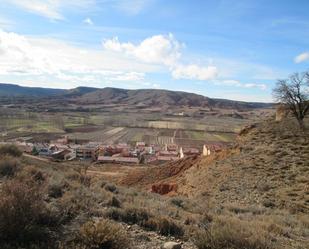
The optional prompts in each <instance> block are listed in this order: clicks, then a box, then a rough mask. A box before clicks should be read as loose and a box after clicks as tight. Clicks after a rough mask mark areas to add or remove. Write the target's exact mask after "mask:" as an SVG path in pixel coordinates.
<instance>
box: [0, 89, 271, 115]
mask: <svg viewBox="0 0 309 249" xmlns="http://www.w3.org/2000/svg"><path fill="white" fill-rule="evenodd" d="M0 96H2V97H6V98H11V99H12V98H27V97H31V98H32V100H33V97H36V98H39V99H42V98H50V97H56V98H57V99H58V100H59V99H61V100H62V101H64V102H65V101H70V102H74V103H76V104H78V105H87V104H105V105H109V104H121V105H127V106H140V107H181V106H189V107H209V108H213V107H217V108H230V109H240V108H247V109H251V108H267V107H271V104H269V103H257V102H242V101H233V100H226V99H214V98H209V97H205V96H202V95H198V94H194V93H187V92H180V91H168V90H161V89H138V90H127V89H119V88H111V87H106V88H102V89H99V88H92V87H77V88H73V89H68V90H66V89H53V88H38V87H23V86H19V85H12V84H0ZM12 101H13V100H12Z"/></svg>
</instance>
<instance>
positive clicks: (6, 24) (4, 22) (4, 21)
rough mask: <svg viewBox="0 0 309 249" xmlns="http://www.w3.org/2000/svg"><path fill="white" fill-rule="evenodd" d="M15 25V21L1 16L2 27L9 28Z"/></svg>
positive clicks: (0, 27) (0, 23)
mask: <svg viewBox="0 0 309 249" xmlns="http://www.w3.org/2000/svg"><path fill="white" fill-rule="evenodd" d="M13 25H14V22H13V21H12V20H10V19H8V18H5V17H0V29H9V28H11V27H12V26H13Z"/></svg>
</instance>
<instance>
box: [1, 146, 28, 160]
mask: <svg viewBox="0 0 309 249" xmlns="http://www.w3.org/2000/svg"><path fill="white" fill-rule="evenodd" d="M22 154H23V153H22V152H21V151H20V150H19V149H18V148H17V146H15V145H12V144H6V145H2V146H0V155H1V156H12V157H20V156H21V155H22Z"/></svg>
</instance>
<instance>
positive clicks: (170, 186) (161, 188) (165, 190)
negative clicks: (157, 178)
mask: <svg viewBox="0 0 309 249" xmlns="http://www.w3.org/2000/svg"><path fill="white" fill-rule="evenodd" d="M177 188H178V185H177V184H176V183H158V184H154V185H152V186H151V192H153V193H157V194H160V195H166V194H170V193H176V192H177Z"/></svg>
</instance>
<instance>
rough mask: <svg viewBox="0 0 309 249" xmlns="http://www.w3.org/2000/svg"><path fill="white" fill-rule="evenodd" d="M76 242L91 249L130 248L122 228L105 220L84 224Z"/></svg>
mask: <svg viewBox="0 0 309 249" xmlns="http://www.w3.org/2000/svg"><path fill="white" fill-rule="evenodd" d="M77 241H78V243H80V244H81V245H84V246H86V248H91V249H102V248H104V249H123V248H130V246H129V244H130V243H129V239H128V237H127V235H126V233H125V231H124V230H123V228H122V227H121V226H120V225H117V224H115V223H113V222H111V221H109V220H105V219H103V220H100V221H98V222H94V221H89V222H87V223H85V224H84V225H83V226H82V227H81V228H80V231H79V234H78V238H77Z"/></svg>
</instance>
